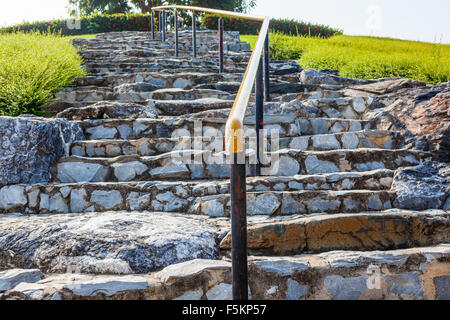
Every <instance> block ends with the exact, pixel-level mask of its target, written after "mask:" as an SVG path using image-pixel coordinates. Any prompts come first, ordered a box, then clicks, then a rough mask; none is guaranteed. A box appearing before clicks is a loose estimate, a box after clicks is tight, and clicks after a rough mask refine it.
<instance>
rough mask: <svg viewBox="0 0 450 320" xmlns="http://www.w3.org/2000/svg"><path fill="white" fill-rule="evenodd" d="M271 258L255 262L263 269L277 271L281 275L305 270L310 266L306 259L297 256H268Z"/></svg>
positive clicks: (269, 271) (271, 271) (270, 271)
mask: <svg viewBox="0 0 450 320" xmlns="http://www.w3.org/2000/svg"><path fill="white" fill-rule="evenodd" d="M268 259H269V260H263V261H255V262H254V264H255V265H257V266H259V267H260V268H261V269H262V270H263V271H265V272H268V273H276V274H278V275H280V276H290V275H293V274H294V273H296V272H297V271H304V270H307V269H308V268H309V265H308V263H307V262H305V261H301V260H300V259H295V258H290V257H286V258H268Z"/></svg>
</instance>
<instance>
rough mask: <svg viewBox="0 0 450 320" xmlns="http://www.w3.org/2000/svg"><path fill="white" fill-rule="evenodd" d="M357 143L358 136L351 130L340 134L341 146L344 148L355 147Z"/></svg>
mask: <svg viewBox="0 0 450 320" xmlns="http://www.w3.org/2000/svg"><path fill="white" fill-rule="evenodd" d="M358 145H359V138H358V136H357V135H356V134H354V133H353V132H346V133H344V134H343V135H342V146H343V148H344V149H356V148H357V147H358Z"/></svg>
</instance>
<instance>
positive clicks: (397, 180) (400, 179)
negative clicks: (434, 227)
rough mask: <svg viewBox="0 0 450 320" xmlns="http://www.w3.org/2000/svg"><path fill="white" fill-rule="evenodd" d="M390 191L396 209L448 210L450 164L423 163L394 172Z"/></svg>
mask: <svg viewBox="0 0 450 320" xmlns="http://www.w3.org/2000/svg"><path fill="white" fill-rule="evenodd" d="M392 189H393V190H395V191H396V192H397V198H396V200H395V201H394V205H395V207H396V208H401V209H411V210H426V209H441V208H443V209H444V210H450V164H449V163H438V162H425V163H423V164H421V165H420V166H417V167H410V168H403V169H400V170H398V171H397V172H396V174H395V176H394V182H393V184H392Z"/></svg>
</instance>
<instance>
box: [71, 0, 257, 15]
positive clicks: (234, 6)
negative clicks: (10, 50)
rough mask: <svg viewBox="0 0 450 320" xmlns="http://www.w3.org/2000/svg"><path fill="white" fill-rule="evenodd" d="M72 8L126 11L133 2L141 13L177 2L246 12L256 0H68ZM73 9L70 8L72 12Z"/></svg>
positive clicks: (109, 11) (104, 11)
mask: <svg viewBox="0 0 450 320" xmlns="http://www.w3.org/2000/svg"><path fill="white" fill-rule="evenodd" d="M69 4H70V5H71V6H72V8H78V9H79V11H80V12H79V13H80V14H82V15H83V14H91V13H94V12H96V11H97V12H100V13H109V14H111V13H126V12H129V11H130V10H131V9H132V7H131V4H133V5H134V6H135V7H136V8H137V9H139V10H140V11H141V12H142V13H144V12H150V11H151V8H153V7H157V6H161V5H165V4H174V5H175V4H177V5H185V6H197V7H205V8H215V9H221V10H229V11H237V12H248V11H249V9H251V8H253V7H255V5H256V0H130V1H128V0H69ZM74 12H75V10H74V9H72V10H71V13H72V14H73V13H74Z"/></svg>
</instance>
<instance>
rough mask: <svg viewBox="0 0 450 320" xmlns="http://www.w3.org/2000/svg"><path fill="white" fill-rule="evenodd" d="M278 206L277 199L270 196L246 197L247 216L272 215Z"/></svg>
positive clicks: (250, 195) (253, 195)
mask: <svg viewBox="0 0 450 320" xmlns="http://www.w3.org/2000/svg"><path fill="white" fill-rule="evenodd" d="M280 205H281V204H280V201H278V198H277V197H276V196H274V195H271V194H261V195H255V194H248V195H247V212H248V214H249V215H272V214H274V213H275V211H277V210H278V208H279V207H280Z"/></svg>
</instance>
